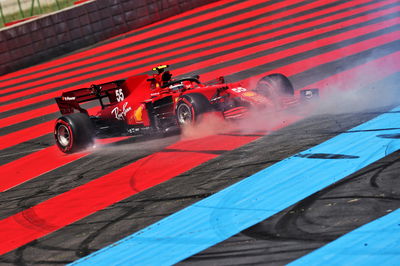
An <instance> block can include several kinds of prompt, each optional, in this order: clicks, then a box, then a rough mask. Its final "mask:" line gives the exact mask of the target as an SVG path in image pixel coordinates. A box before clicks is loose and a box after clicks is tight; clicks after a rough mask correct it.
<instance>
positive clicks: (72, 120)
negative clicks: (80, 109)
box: [54, 113, 94, 153]
mask: <svg viewBox="0 0 400 266" xmlns="http://www.w3.org/2000/svg"><path fill="white" fill-rule="evenodd" d="M54 138H55V141H56V144H57V146H58V148H59V149H60V150H61V151H62V152H65V153H72V152H77V151H80V150H83V149H85V148H87V147H89V146H91V145H93V141H94V129H93V124H92V122H91V120H90V118H89V116H88V115H86V114H83V113H74V114H69V115H65V116H62V117H60V118H58V119H57V121H56V125H55V128H54Z"/></svg>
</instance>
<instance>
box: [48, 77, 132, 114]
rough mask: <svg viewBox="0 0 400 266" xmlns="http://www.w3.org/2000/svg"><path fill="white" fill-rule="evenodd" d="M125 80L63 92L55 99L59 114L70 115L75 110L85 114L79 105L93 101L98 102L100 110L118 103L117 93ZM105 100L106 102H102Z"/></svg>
mask: <svg viewBox="0 0 400 266" xmlns="http://www.w3.org/2000/svg"><path fill="white" fill-rule="evenodd" d="M124 81H125V80H116V81H112V82H108V83H103V84H98V85H95V84H93V85H91V86H90V88H82V89H77V90H72V91H68V92H63V93H62V95H61V97H57V98H55V100H56V102H57V105H58V108H59V109H60V112H61V114H63V115H65V114H71V113H74V112H75V110H77V111H79V112H81V113H87V111H86V110H85V109H84V108H82V107H81V106H80V103H84V102H89V101H93V100H99V103H100V105H101V107H102V108H104V107H106V106H108V105H110V104H113V103H115V102H117V101H118V99H117V97H118V92H119V91H120V90H121V84H122V83H124ZM104 98H107V99H106V100H107V102H106V103H105V102H104V101H103V99H104Z"/></svg>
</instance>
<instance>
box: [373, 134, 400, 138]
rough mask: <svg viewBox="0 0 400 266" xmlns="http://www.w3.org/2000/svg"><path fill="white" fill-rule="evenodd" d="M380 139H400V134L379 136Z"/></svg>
mask: <svg viewBox="0 0 400 266" xmlns="http://www.w3.org/2000/svg"><path fill="white" fill-rule="evenodd" d="M377 137H378V138H383V139H400V133H395V134H382V135H378V136H377Z"/></svg>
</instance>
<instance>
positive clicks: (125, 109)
mask: <svg viewBox="0 0 400 266" xmlns="http://www.w3.org/2000/svg"><path fill="white" fill-rule="evenodd" d="M127 105H128V103H127V102H126V103H124V105H123V106H122V110H121V109H120V108H119V107H115V108H114V109H112V111H111V113H112V114H114V115H115V118H116V119H118V120H125V117H126V114H127V113H128V112H129V111H130V110H132V107H130V106H129V107H127Z"/></svg>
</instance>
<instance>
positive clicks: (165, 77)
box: [161, 71, 172, 84]
mask: <svg viewBox="0 0 400 266" xmlns="http://www.w3.org/2000/svg"><path fill="white" fill-rule="evenodd" d="M171 78H172V74H171V72H169V71H165V72H164V73H162V76H161V81H162V82H163V84H165V83H167V82H169V81H170V80H171Z"/></svg>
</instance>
